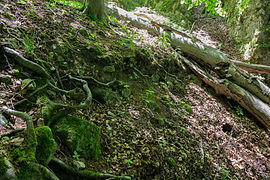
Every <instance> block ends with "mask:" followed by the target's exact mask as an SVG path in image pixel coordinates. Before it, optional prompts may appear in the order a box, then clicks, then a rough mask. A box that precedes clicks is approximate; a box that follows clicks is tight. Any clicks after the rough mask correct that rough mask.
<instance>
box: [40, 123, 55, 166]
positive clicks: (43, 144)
mask: <svg viewBox="0 0 270 180" xmlns="http://www.w3.org/2000/svg"><path fill="white" fill-rule="evenodd" d="M35 133H36V135H37V142H38V145H37V149H36V159H37V161H38V162H39V163H40V164H42V165H45V166H46V165H48V163H49V162H50V160H51V158H52V157H53V154H54V152H55V149H56V143H55V140H54V138H53V135H52V131H51V129H50V128H49V127H48V126H42V127H38V128H36V129H35Z"/></svg>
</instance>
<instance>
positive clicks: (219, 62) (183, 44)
mask: <svg viewBox="0 0 270 180" xmlns="http://www.w3.org/2000/svg"><path fill="white" fill-rule="evenodd" d="M109 8H110V9H111V12H112V13H114V14H113V15H115V16H122V17H124V18H128V19H129V20H130V21H131V23H133V24H135V25H137V26H139V27H145V28H147V29H148V30H149V31H150V32H154V33H161V32H164V31H166V32H167V34H168V35H169V37H170V39H171V45H172V46H173V47H175V48H178V49H180V51H181V52H182V53H183V54H184V55H186V56H188V57H190V59H191V60H193V61H196V62H197V63H198V64H199V65H201V66H203V67H204V68H207V69H208V70H207V72H208V71H210V72H211V73H206V72H205V71H204V70H203V69H202V68H201V67H200V66H199V65H196V63H192V62H191V61H190V60H187V59H185V58H184V57H182V58H184V59H185V60H184V62H185V63H186V64H187V65H188V66H189V68H190V69H191V70H192V71H193V72H194V73H195V74H196V75H197V76H198V77H199V78H201V79H202V80H203V81H204V82H205V83H206V84H208V85H210V86H211V87H213V88H214V89H215V90H216V92H217V93H218V94H222V95H225V96H227V97H228V98H231V99H233V100H234V101H236V102H238V103H239V104H240V105H241V106H242V107H243V108H245V109H246V110H248V111H249V112H250V113H252V114H253V115H254V116H255V117H256V118H257V119H258V120H259V121H260V122H261V123H262V124H263V125H264V126H265V127H266V128H268V129H270V88H269V87H268V86H266V85H265V84H264V83H263V82H261V81H260V80H259V79H257V78H256V77H254V76H253V75H251V74H249V73H247V72H245V71H243V70H241V69H240V68H243V69H245V70H247V71H251V72H252V71H253V72H266V73H269V70H270V67H269V66H263V65H252V64H250V65H249V64H247V63H241V62H240V61H236V60H233V59H230V58H229V57H228V55H226V54H224V53H222V52H220V51H219V50H217V49H215V48H212V47H209V46H206V45H204V44H203V43H201V42H200V41H199V40H196V39H194V38H190V36H189V35H188V34H186V33H184V32H180V31H178V30H175V29H173V28H170V27H168V26H166V25H162V24H158V23H156V22H154V21H152V20H151V19H150V18H143V19H142V18H141V17H139V16H134V14H132V13H129V12H127V11H125V10H123V9H121V8H118V7H113V6H109ZM238 66H239V67H240V68H239V67H238Z"/></svg>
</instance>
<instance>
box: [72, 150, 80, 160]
mask: <svg viewBox="0 0 270 180" xmlns="http://www.w3.org/2000/svg"><path fill="white" fill-rule="evenodd" d="M72 157H73V158H74V159H76V160H77V161H80V159H79V157H80V155H79V154H78V153H77V151H74V155H73V156H72Z"/></svg>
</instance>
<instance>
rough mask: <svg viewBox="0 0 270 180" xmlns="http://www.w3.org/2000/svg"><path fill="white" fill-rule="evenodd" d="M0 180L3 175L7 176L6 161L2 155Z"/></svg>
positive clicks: (0, 158) (0, 157)
mask: <svg viewBox="0 0 270 180" xmlns="http://www.w3.org/2000/svg"><path fill="white" fill-rule="evenodd" d="M0 164H1V165H0V179H1V177H2V176H3V175H5V173H6V172H7V169H8V167H7V165H6V163H5V160H4V156H3V155H2V154H0Z"/></svg>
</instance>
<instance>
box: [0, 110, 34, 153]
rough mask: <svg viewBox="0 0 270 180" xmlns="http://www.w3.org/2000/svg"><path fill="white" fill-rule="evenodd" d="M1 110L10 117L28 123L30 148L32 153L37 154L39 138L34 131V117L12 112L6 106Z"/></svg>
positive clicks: (27, 130)
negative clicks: (15, 117)
mask: <svg viewBox="0 0 270 180" xmlns="http://www.w3.org/2000/svg"><path fill="white" fill-rule="evenodd" d="M0 110H1V111H3V112H5V113H7V114H9V115H14V116H17V117H20V118H22V119H23V120H25V121H26V125H27V129H26V132H27V143H28V147H29V148H30V149H31V151H32V152H33V153H35V152H36V146H37V138H36V135H35V131H34V124H33V120H32V117H31V116H29V115H28V114H27V113H25V112H20V111H16V110H12V109H9V108H8V107H6V106H2V107H0Z"/></svg>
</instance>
